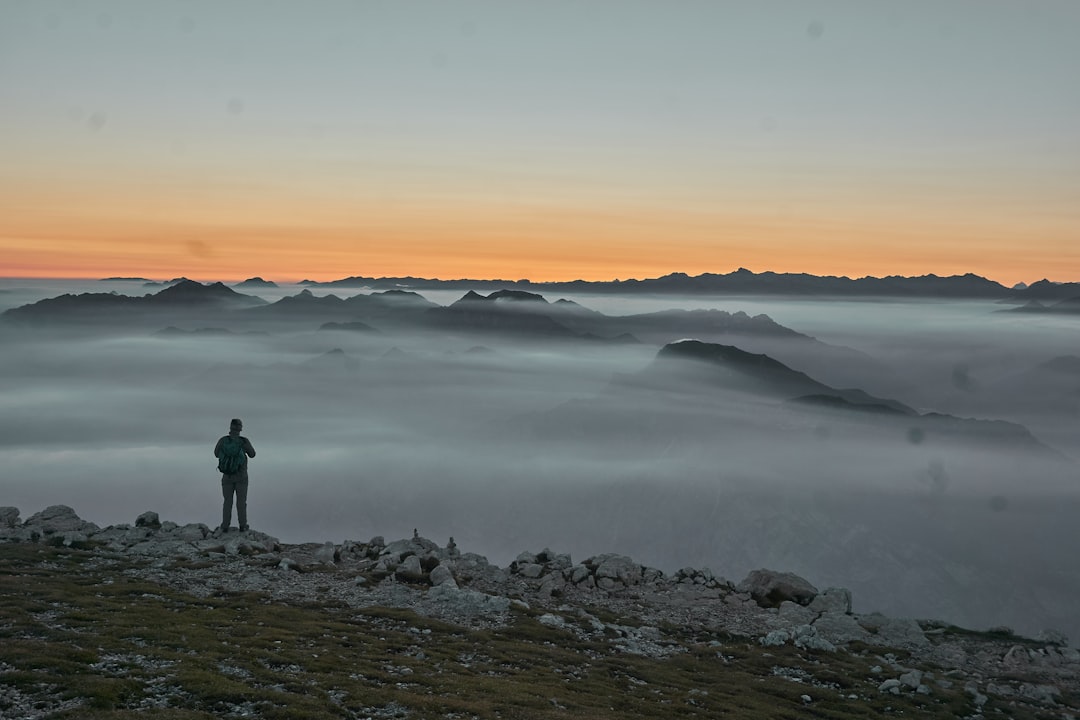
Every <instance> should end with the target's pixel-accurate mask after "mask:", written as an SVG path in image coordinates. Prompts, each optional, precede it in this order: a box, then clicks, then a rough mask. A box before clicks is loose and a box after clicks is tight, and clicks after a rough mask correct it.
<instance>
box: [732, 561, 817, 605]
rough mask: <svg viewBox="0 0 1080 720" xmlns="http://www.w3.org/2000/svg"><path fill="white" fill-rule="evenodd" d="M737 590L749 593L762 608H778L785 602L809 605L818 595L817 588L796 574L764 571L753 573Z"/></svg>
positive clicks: (754, 571)
mask: <svg viewBox="0 0 1080 720" xmlns="http://www.w3.org/2000/svg"><path fill="white" fill-rule="evenodd" d="M735 589H736V590H738V591H739V592H745V593H749V594H750V597H752V598H754V600H756V601H757V603H758V605H760V606H762V607H777V606H778V605H780V603H782V602H783V601H785V600H791V601H793V602H796V603H798V604H799V605H809V604H810V603H811V602H813V600H814V598H815V597H817V594H818V590H817V588H816V587H814V586H813V585H811V584H810V582H809V581H808V580H805V579H804V578H801V577H799V576H798V575H795V574H794V573H782V572H776V571H775V570H764V569H762V570H753V571H751V572H750V574H749V575H747V576H746V578H745V579H744V580H743V581H742V582H741V583H739V584H738V585H737V586H736V588H735Z"/></svg>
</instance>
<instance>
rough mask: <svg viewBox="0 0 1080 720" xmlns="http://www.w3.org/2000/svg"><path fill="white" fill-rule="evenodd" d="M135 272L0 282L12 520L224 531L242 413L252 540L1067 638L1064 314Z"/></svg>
mask: <svg viewBox="0 0 1080 720" xmlns="http://www.w3.org/2000/svg"><path fill="white" fill-rule="evenodd" d="M146 282H147V281H144V280H141V279H140V280H110V281H98V282H79V281H48V282H39V281H31V280H3V281H0V289H2V290H3V292H0V309H2V310H4V311H5V312H4V313H3V314H2V315H0V342H2V344H3V348H4V349H3V352H2V353H0V388H2V395H0V397H2V400H0V402H2V404H3V410H2V412H0V466H2V467H3V468H5V470H4V490H3V497H2V498H0V504H3V505H15V506H18V507H20V508H22V509H23V511H24V512H33V511H35V510H37V509H40V508H42V507H45V506H47V505H52V504H58V503H63V504H67V505H71V506H73V507H76V508H77V509H78V510H79V512H80V513H81V514H82V515H83V516H84V517H87V518H91V519H93V520H94V521H96V522H98V523H115V522H124V521H129V520H130V518H132V517H134V516H135V515H137V514H138V513H140V512H142V511H143V510H147V509H154V510H157V511H159V512H161V513H162V514H163V515H164V514H167V515H168V516H169V517H172V518H176V519H178V520H184V521H188V522H198V521H203V522H210V523H211V524H212V521H213V519H214V518H215V516H216V515H217V511H218V508H219V504H220V495H219V490H218V482H217V480H218V475H217V473H216V472H215V468H214V459H213V457H212V449H213V445H214V442H215V441H216V439H217V438H218V437H220V436H221V435H223V434H224V433H225V432H226V431H227V429H228V421H229V418H232V417H241V418H243V420H244V425H245V435H247V436H248V437H250V438H251V440H252V442H253V444H254V445H255V447H256V448H257V449H258V456H257V458H256V459H255V460H253V461H252V465H251V490H250V497H249V506H250V516H251V522H252V525H253V526H254V527H256V528H258V529H260V530H265V531H267V532H272V533H274V534H275V535H277V536H279V537H281V538H282V539H284V540H286V541H292V542H298V541H312V540H319V541H322V540H337V541H340V540H341V539H343V538H353V539H366V538H368V537H371V536H374V535H385V536H388V537H404V536H406V535H408V534H410V533H411V531H412V529H413V528H418V529H419V530H420V531H421V532H422V533H423V534H424V535H425V536H428V537H435V538H439V537H444V536H445V537H449V536H454V537H455V538H456V540H457V542H458V543H459V544H460V545H462V546H464V547H468V548H469V549H471V550H474V551H476V552H481V553H484V554H486V555H488V556H489V557H490V558H491V559H492V560H493V561H495V562H499V563H506V562H508V561H509V560H512V559H513V557H514V556H515V555H516V554H517V553H518V552H520V551H522V550H526V549H531V550H534V551H535V550H539V549H540V548H543V547H545V546H550V547H552V548H553V549H554V550H556V551H557V552H569V553H572V554H573V555H574V556H575V557H579V556H580V557H584V556H587V555H592V554H596V553H602V552H618V553H623V554H626V555H630V556H632V557H634V558H635V559H636V560H638V561H640V562H643V563H646V564H649V565H652V566H655V567H659V568H661V569H664V570H665V571H673V570H675V569H677V568H678V567H680V566H685V565H692V566H707V567H709V568H711V569H712V570H713V571H714V572H715V573H717V574H719V575H723V576H726V577H729V578H731V579H738V578H740V577H742V576H743V575H745V574H746V572H747V571H748V570H750V569H753V568H756V567H770V568H775V569H778V570H785V571H792V572H796V573H799V574H801V575H804V576H806V577H810V578H813V579H814V580H815V582H817V583H818V584H819V585H821V586H828V585H843V586H845V587H850V588H851V589H852V591H853V593H854V597H855V599H856V603H857V605H858V607H859V609H860V610H861V611H872V610H881V611H883V612H886V613H889V614H893V615H907V616H915V617H939V618H942V619H946V620H949V621H952V622H956V623H960V624H966V625H970V626H975V627H989V626H992V625H1002V624H1005V625H1009V626H1012V627H1014V628H1015V629H1016V630H1018V631H1020V632H1031V633H1034V632H1037V631H1039V630H1041V629H1043V628H1045V627H1056V628H1059V629H1061V630H1063V631H1065V632H1066V633H1067V634H1069V635H1070V636H1071V637H1073V638H1074V639H1075V638H1076V637H1080V618H1078V617H1077V614H1076V612H1075V597H1076V596H1077V594H1078V592H1080V571H1078V570H1077V567H1076V563H1075V558H1074V551H1075V548H1076V547H1077V546H1078V542H1080V530H1078V529H1077V527H1078V524H1077V523H1076V522H1075V518H1076V517H1077V512H1078V510H1080V487H1078V482H1080V479H1078V472H1077V466H1076V463H1075V460H1074V458H1076V457H1077V456H1078V454H1080V438H1078V437H1077V433H1076V428H1077V416H1078V407H1080V358H1077V350H1076V342H1075V341H1076V336H1077V335H1076V332H1077V326H1076V322H1078V320H1077V319H1076V318H1075V316H1070V315H1068V314H1067V313H1013V312H1001V311H1002V310H1003V309H1007V308H1009V307H1013V306H1014V304H1015V303H1014V304H1004V305H1003V304H1002V298H1001V297H999V296H997V294H994V293H991V294H990V295H991V296H986V297H970V296H964V297H928V296H926V295H925V294H923V295H918V294H916V295H914V296H908V297H890V296H885V295H881V294H869V295H865V296H860V295H855V294H850V293H849V294H848V295H847V296H844V297H834V296H827V297H826V296H821V295H804V296H801V297H793V296H791V295H789V294H785V295H769V294H738V295H717V294H709V293H703V292H696V293H685V294H682V295H676V294H671V293H664V294H655V293H653V292H649V293H648V294H646V293H645V292H632V291H628V292H626V293H623V294H620V293H617V292H615V291H614V290H613V289H612V288H604V291H603V292H588V291H587V288H585V287H584V286H573V287H570V288H566V289H539V288H522V287H518V286H508V287H495V286H489V285H485V284H481V283H476V284H474V286H473V287H467V288H463V287H456V286H455V287H449V288H448V287H432V288H413V287H393V288H389V287H372V286H370V285H369V286H368V287H363V288H361V287H346V286H335V287H324V286H321V285H318V284H310V283H309V284H305V285H289V284H284V283H283V284H280V285H271V284H269V283H267V282H265V281H264V282H259V283H254V282H249V283H246V284H244V286H242V287H240V286H234V287H232V288H230V287H227V286H225V285H216V284H212V283H208V284H202V283H194V282H190V281H188V282H178V283H171V284H166V285H157V286H155V285H150V286H147V285H146V284H145V283H146ZM979 287H983V286H982V285H979ZM1032 287H1034V286H1032ZM571 290H572V291H571ZM996 292H997V291H995V293H996ZM113 293H115V294H113ZM1009 302H1012V301H1011V300H1010V301H1009Z"/></svg>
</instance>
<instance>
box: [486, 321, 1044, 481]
mask: <svg viewBox="0 0 1080 720" xmlns="http://www.w3.org/2000/svg"><path fill="white" fill-rule="evenodd" d="M822 425H826V426H836V427H843V428H845V429H844V433H845V434H846V435H848V436H849V437H850V436H852V435H855V436H857V437H862V438H865V439H866V440H867V441H873V442H882V443H886V445H887V446H888V447H891V448H893V449H894V450H896V451H897V452H900V451H903V450H904V449H906V448H914V447H918V446H920V445H922V444H926V445H928V446H930V447H935V448H937V447H940V445H939V444H940V443H952V444H957V445H964V446H977V447H979V448H985V449H987V450H1001V449H1004V448H1007V449H1009V451H1010V452H1015V453H1016V457H1017V458H1019V457H1020V456H1021V454H1025V453H1031V454H1034V455H1037V456H1039V457H1040V458H1042V459H1044V460H1046V461H1049V462H1052V463H1059V462H1061V461H1062V460H1063V458H1062V456H1061V455H1060V454H1059V453H1057V452H1056V451H1054V450H1052V449H1050V448H1049V447H1047V446H1046V445H1043V444H1042V443H1040V442H1039V441H1038V440H1037V439H1036V438H1035V437H1033V436H1032V435H1031V433H1030V432H1029V431H1028V430H1027V428H1025V427H1024V426H1023V425H1019V424H1016V423H1012V422H1004V421H998V420H976V419H968V418H958V417H953V416H950V415H943V414H938V413H925V414H921V413H919V412H918V411H916V410H914V409H913V408H911V407H909V406H908V405H905V404H904V403H902V402H899V401H897V400H893V399H887V398H879V397H875V396H873V395H870V394H869V393H866V392H864V391H863V390H860V389H854V388H849V389H837V388H834V387H831V386H829V385H826V384H825V383H822V382H820V381H818V380H816V379H814V378H813V377H811V376H809V375H807V374H806V373H802V372H799V371H797V370H794V369H792V368H790V367H788V366H787V365H785V364H784V363H781V362H779V361H777V360H775V359H774V358H771V357H769V356H768V355H763V354H760V353H749V352H746V351H744V350H741V349H740V348H738V347H733V346H730V345H719V344H713V343H703V342H700V341H697V340H684V341H680V342H675V343H671V344H669V345H666V346H664V347H663V348H661V349H660V350H659V351H658V352H657V355H656V357H655V359H654V360H653V362H652V363H650V364H649V365H648V366H647V367H646V368H644V369H643V370H641V371H639V372H637V373H633V374H629V375H618V376H616V377H615V378H614V379H613V380H612V382H611V384H610V385H609V386H608V388H607V389H606V390H604V391H603V392H601V393H599V394H598V395H596V396H594V397H592V398H588V399H585V398H582V399H577V400H571V401H568V402H565V403H563V404H562V405H560V406H558V407H556V408H553V409H552V410H548V411H543V412H538V413H531V414H529V415H527V416H522V417H521V418H519V419H518V422H517V423H516V424H515V425H514V426H507V428H506V432H508V433H510V434H511V435H514V434H515V433H517V434H519V435H520V434H521V433H524V434H525V436H526V437H531V438H534V439H537V440H540V441H542V442H576V441H577V440H576V439H577V438H595V442H596V444H597V446H596V447H597V449H596V451H597V452H605V451H607V452H610V453H613V454H614V456H615V457H625V455H626V454H627V453H644V454H645V455H649V454H651V453H657V452H662V453H664V454H668V453H673V454H675V455H677V456H678V455H680V454H683V453H702V452H707V451H708V450H707V448H708V447H710V446H713V445H716V444H717V443H720V444H723V443H725V442H731V440H730V438H731V437H732V435H733V434H736V435H737V436H738V437H740V438H744V439H747V440H746V441H747V442H752V443H753V444H754V445H755V446H756V445H760V447H762V448H776V449H779V448H783V447H785V446H786V444H787V443H798V444H799V446H800V447H801V448H802V450H801V452H811V453H813V452H824V453H827V452H828V447H829V446H828V445H820V446H816V445H814V444H813V443H810V444H809V445H808V444H807V443H808V440H810V437H811V435H810V434H809V433H808V432H807V431H808V430H809V429H810V428H813V427H815V426H818V427H820V426H822ZM750 438H752V441H751V440H749V439H750ZM736 442H738V441H736ZM814 447H817V448H818V449H817V450H814V449H813V448H814ZM808 448H809V449H808ZM722 457H723V452H721V458H722ZM807 457H808V458H812V457H815V456H814V455H812V454H811V455H808V456H807ZM1018 462H1019V460H1018Z"/></svg>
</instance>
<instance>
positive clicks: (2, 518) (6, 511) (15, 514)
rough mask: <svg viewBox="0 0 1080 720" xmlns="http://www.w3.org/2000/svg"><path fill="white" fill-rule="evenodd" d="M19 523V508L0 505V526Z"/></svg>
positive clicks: (5, 526)
mask: <svg viewBox="0 0 1080 720" xmlns="http://www.w3.org/2000/svg"><path fill="white" fill-rule="evenodd" d="M18 524H19V508H17V507H10V506H5V507H0V528H13V527H15V526H16V525H18Z"/></svg>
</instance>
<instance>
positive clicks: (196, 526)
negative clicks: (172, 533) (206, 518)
mask: <svg viewBox="0 0 1080 720" xmlns="http://www.w3.org/2000/svg"><path fill="white" fill-rule="evenodd" d="M209 534H210V528H209V527H207V526H206V525H204V524H203V523H190V524H188V525H184V526H183V527H180V528H177V530H176V536H177V537H178V538H180V539H181V540H186V541H187V542H197V541H199V540H203V539H205V538H206V536H207V535H209Z"/></svg>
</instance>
